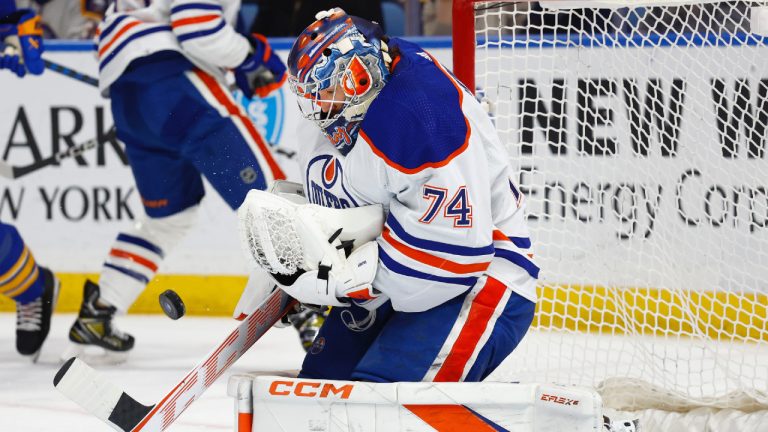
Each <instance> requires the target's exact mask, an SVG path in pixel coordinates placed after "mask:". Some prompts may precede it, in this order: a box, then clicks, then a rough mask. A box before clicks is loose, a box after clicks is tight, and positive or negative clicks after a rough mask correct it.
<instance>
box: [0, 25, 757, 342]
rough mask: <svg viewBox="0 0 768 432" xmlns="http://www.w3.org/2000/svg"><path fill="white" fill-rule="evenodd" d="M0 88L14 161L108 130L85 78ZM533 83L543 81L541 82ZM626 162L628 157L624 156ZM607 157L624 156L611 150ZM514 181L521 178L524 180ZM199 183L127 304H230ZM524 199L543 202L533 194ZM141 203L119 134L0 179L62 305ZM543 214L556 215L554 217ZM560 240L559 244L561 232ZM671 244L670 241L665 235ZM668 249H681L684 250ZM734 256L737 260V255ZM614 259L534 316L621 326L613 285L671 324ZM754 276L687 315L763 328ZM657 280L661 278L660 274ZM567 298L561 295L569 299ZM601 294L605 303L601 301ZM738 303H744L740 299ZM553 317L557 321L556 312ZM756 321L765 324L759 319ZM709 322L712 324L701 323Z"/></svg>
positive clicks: (72, 59) (74, 58)
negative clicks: (597, 312)
mask: <svg viewBox="0 0 768 432" xmlns="http://www.w3.org/2000/svg"><path fill="white" fill-rule="evenodd" d="M424 45H425V46H426V47H427V48H428V49H429V51H430V52H431V53H433V54H434V55H435V57H436V58H438V59H439V60H441V61H442V62H444V63H447V64H450V63H451V52H450V41H449V40H448V39H442V40H439V39H438V40H436V39H429V40H426V41H425V44H424ZM289 46H290V41H287V40H279V41H276V43H275V47H276V49H277V51H278V53H280V54H281V55H282V56H283V57H285V55H286V53H287V49H288V48H289ZM48 51H49V52H48V53H47V56H48V57H49V58H50V59H51V60H54V61H56V62H59V63H62V64H64V65H66V66H70V67H73V68H76V69H77V70H79V71H81V72H84V73H87V74H91V75H96V73H97V63H96V60H95V57H94V53H93V51H92V46H91V45H89V44H80V43H70V44H59V45H58V46H57V45H53V44H52V45H50V48H49V50H48ZM581 54H582V55H583V54H584V53H583V52H582V53H581ZM595 55H599V53H597V54H595ZM0 88H3V89H4V91H3V94H2V104H0V150H2V158H4V159H5V160H7V161H8V162H10V163H12V164H14V165H23V164H26V163H30V162H32V161H33V160H35V159H37V158H40V157H47V156H49V155H51V154H52V153H54V152H57V151H59V150H61V149H62V148H64V146H66V145H67V144H68V143H69V144H74V143H80V142H83V141H86V140H88V139H90V138H92V137H93V136H96V135H97V134H98V133H103V132H105V131H106V130H107V129H108V128H109V126H111V124H112V120H111V115H110V111H109V100H108V99H103V98H102V97H101V96H100V95H99V94H98V92H97V91H96V90H95V89H94V88H91V87H89V86H87V85H85V84H82V83H79V82H76V81H73V80H71V79H69V78H67V77H63V76H61V75H58V74H55V73H51V72H50V71H49V72H48V73H46V74H44V75H43V76H41V77H28V78H27V79H24V80H18V79H16V78H15V77H13V76H11V75H10V74H2V75H0ZM6 89H7V90H6ZM542 91H543V92H545V90H543V89H542ZM239 100H240V99H239ZM245 108H246V112H247V113H248V115H249V116H250V117H251V119H252V120H253V121H254V123H255V124H256V126H257V128H258V129H259V130H260V131H261V133H262V134H263V135H264V136H265V137H266V138H267V141H269V142H271V143H274V144H275V145H277V146H279V147H280V148H282V149H283V150H285V151H286V152H287V153H289V154H290V153H291V152H293V151H295V150H296V143H298V142H303V141H305V140H306V137H308V136H311V135H313V134H314V133H315V131H314V129H313V128H314V126H313V125H311V124H309V123H307V122H306V121H304V120H303V119H301V118H300V117H299V115H298V111H297V109H296V106H295V103H294V101H293V100H292V95H290V93H289V92H288V91H287V89H282V90H281V91H280V92H279V93H277V94H276V95H274V96H272V97H270V98H268V99H266V100H254V101H251V102H250V103H245ZM689 127H691V128H693V129H695V128H696V125H695V124H690V125H689ZM541 135H542V134H539V133H536V134H535V138H536V139H537V144H536V145H540V144H538V142H539V141H538V140H540V139H541ZM574 139H575V138H574ZM514 144H519V143H515V142H512V143H510V146H513V145H514ZM513 153H514V152H513ZM539 156H542V155H539ZM702 157H704V156H702ZM279 159H280V162H281V163H282V164H283V165H284V167H285V168H286V171H287V172H288V174H289V176H290V177H291V178H293V179H297V180H300V176H301V173H300V172H299V169H298V167H297V166H296V164H295V163H294V162H293V160H292V159H290V158H286V157H282V156H281V157H279ZM544 159H546V158H544ZM550 159H551V160H549V159H546V160H547V166H548V167H549V168H553V169H554V171H555V172H557V170H556V168H557V167H558V166H559V165H558V163H559V162H558V160H557V158H550ZM609 162H610V161H609ZM625 162H629V163H633V161H632V160H628V161H625ZM698 162H699V163H703V162H704V161H698ZM756 162H759V161H748V162H747V164H748V165H747V166H745V167H744V168H754V167H755V163H756ZM601 163H603V162H602V161H590V162H589V168H590V169H594V170H595V171H596V172H597V171H599V168H600V166H599V165H600V164H601ZM610 163H614V164H621V163H624V162H623V161H622V160H620V158H617V159H616V160H615V161H613V162H610ZM518 165H519V164H518ZM550 165H551V166H550ZM618 166H619V165H616V166H614V167H613V168H614V169H616V168H617V167H618ZM675 167H676V168H679V167H677V166H675ZM686 168H688V167H686ZM618 171H619V172H620V171H621V170H618ZM613 172H616V171H613ZM761 172H762V171H761ZM528 176H529V178H525V179H524V180H530V181H532V180H534V179H532V178H530V174H528ZM611 180H615V181H621V180H622V179H620V178H617V179H611ZM523 183H524V184H523V186H525V183H526V181H523ZM668 189H669V188H667V189H666V190H668ZM208 190H209V193H208V196H207V198H206V199H205V200H204V201H203V205H202V207H201V211H200V220H199V223H198V225H197V226H196V228H195V230H194V232H192V233H191V234H190V235H189V236H188V237H187V238H186V239H185V240H184V241H183V242H182V244H180V245H179V246H178V247H177V249H176V250H174V251H173V252H172V253H170V254H169V257H168V259H167V260H166V261H165V262H164V263H163V265H162V267H161V269H160V273H159V276H158V277H157V278H156V280H155V281H154V282H153V283H152V284H151V285H150V287H149V288H148V290H147V291H146V292H145V293H144V294H143V295H142V296H141V297H140V298H139V301H138V302H137V303H136V304H135V305H134V307H133V308H132V309H131V311H132V312H144V313H159V312H160V308H159V306H158V304H157V295H158V294H159V293H160V292H162V291H163V290H165V289H168V288H171V289H174V290H176V291H177V292H178V293H179V294H180V295H181V296H182V298H183V299H184V300H185V302H186V304H187V308H188V311H189V313H190V314H206V315H221V316H226V315H229V314H231V311H232V308H233V307H234V305H235V304H236V302H237V298H238V296H239V294H240V290H241V287H242V286H243V284H244V283H245V274H246V272H247V266H246V261H245V258H244V256H243V254H242V253H241V251H240V245H239V241H238V239H237V229H236V218H235V215H234V213H233V212H232V211H231V210H230V209H229V208H228V207H227V206H226V205H225V203H224V202H223V201H222V200H221V199H220V198H219V197H218V196H217V195H216V194H215V193H213V192H212V191H211V190H210V189H208ZM528 191H529V192H530V193H534V192H538V193H539V194H541V193H546V191H545V190H538V191H536V190H535V189H534V188H533V187H532V188H529V190H528ZM761 191H762V190H761ZM574 193H575V192H574ZM531 209H532V210H533V211H539V210H541V209H537V208H536V206H535V205H534V206H532V208H531ZM757 210H759V211H760V212H761V213H760V215H759V216H760V217H762V211H763V207H762V204H761V207H760V208H759V209H757ZM141 211H142V210H141V205H140V202H139V197H138V193H137V191H136V190H135V186H134V183H133V180H132V176H131V173H130V169H129V167H128V166H127V161H126V160H125V158H124V155H123V154H122V151H121V149H120V147H119V145H117V144H116V143H114V145H113V144H110V143H108V144H106V145H104V146H101V147H99V148H98V149H96V150H93V151H91V152H90V153H87V154H85V155H83V156H82V158H80V159H76V160H68V161H64V162H62V164H61V165H60V166H56V167H51V168H47V169H44V170H41V171H39V172H37V173H34V174H32V175H29V176H28V177H24V178H22V179H19V180H16V181H13V182H8V181H6V180H1V181H0V219H1V220H3V221H5V222H10V223H13V224H15V225H16V226H17V227H18V228H19V230H20V232H21V233H22V235H23V236H24V238H25V240H26V242H27V243H28V244H29V245H30V247H31V249H32V251H33V253H34V254H35V257H36V259H37V260H38V262H40V263H41V264H43V265H47V266H50V267H51V268H52V269H54V271H56V272H57V274H59V275H61V278H62V281H63V288H64V290H63V294H62V297H61V301H60V304H59V308H58V309H59V310H60V311H75V310H76V309H77V307H78V304H79V299H80V295H81V288H82V283H83V281H84V280H85V278H86V277H91V278H96V277H97V273H98V271H99V269H100V266H101V263H102V261H103V259H104V255H105V253H106V251H108V250H109V247H110V244H111V242H112V241H113V239H114V236H115V235H116V233H117V232H118V231H119V230H120V229H122V228H124V227H125V226H126V225H128V224H130V223H131V221H132V220H134V219H135V218H136V217H137V215H139V214H140V213H141ZM547 216H549V215H548V214H547ZM756 217H757V216H756ZM552 219H553V221H554V220H555V218H554V217H553V218H552ZM548 221H549V218H548V217H547V218H546V220H543V219H539V220H538V221H537V222H536V223H535V224H533V229H534V233H536V230H537V229H540V228H543V229H546V228H547V227H546V224H547V223H549V222H548ZM582 223H583V222H580V221H576V220H569V221H567V223H566V225H568V226H569V228H573V230H567V231H566V232H568V231H570V232H577V231H578V230H579V227H583V225H582ZM679 223H680V221H679V220H677V216H676V215H675V214H670V215H662V216H660V218H659V219H658V220H656V221H655V224H656V225H655V227H656V228H655V229H656V230H657V231H658V232H663V230H666V231H670V230H675V229H678V228H677V227H678V226H679ZM745 226H747V227H748V228H749V229H748V230H747V232H739V233H738V234H737V235H740V236H746V237H749V238H750V241H749V242H745V245H747V246H749V245H750V244H752V242H754V241H758V240H759V239H760V238H761V237H765V236H766V229H764V226H765V224H764V223H763V222H762V219H761V223H760V224H759V226H757V225H755V224H754V223H751V224H746V225H745V224H741V225H739V226H738V227H736V226H733V227H723V228H720V229H722V230H725V229H731V230H735V229H734V228H738V229H739V231H744V227H745ZM619 228H620V227H619ZM588 229H589V230H590V232H592V233H594V234H595V236H594V238H595V239H599V240H595V241H594V242H593V243H590V244H579V245H578V248H579V253H583V254H584V255H585V256H590V255H591V259H592V260H593V261H599V260H601V259H613V260H616V256H615V255H614V256H613V258H611V254H614V253H616V250H621V249H624V248H625V247H626V246H627V244H628V243H629V242H638V241H643V240H642V239H640V238H630V239H628V240H627V239H621V238H618V237H617V235H616V232H615V230H616V229H617V226H616V225H615V224H611V223H605V224H603V225H600V226H598V225H597V224H594V223H593V224H592V225H589V226H588ZM682 229H688V230H690V229H693V228H690V227H683V228H682ZM697 229H699V228H697ZM700 229H701V230H703V231H705V232H706V233H707V235H711V234H712V233H714V232H715V231H716V229H715V227H709V228H707V227H704V228H700ZM537 239H538V240H543V241H542V242H541V246H542V247H540V248H539V250H538V251H537V252H538V253H539V257H540V258H543V257H546V256H547V254H546V253H544V254H542V253H541V251H542V249H543V248H546V247H549V248H552V247H553V246H552V245H547V242H546V238H542V237H537V236H534V240H537ZM651 239H652V240H653V239H654V237H651ZM561 243H563V242H561ZM564 243H565V244H566V245H567V242H564ZM560 246H562V245H560ZM671 246H672V248H675V247H677V245H674V244H673V245H671ZM573 247H574V245H573V244H570V246H568V247H567V248H566V252H567V253H572V251H571V250H570V249H572V248H573ZM676 252H677V253H678V254H680V253H684V252H685V251H682V250H680V251H676ZM623 261H626V263H625V264H626V265H627V266H631V265H632V262H631V260H623ZM739 261H740V262H742V263H744V260H739ZM540 264H541V267H542V271H543V272H547V271H548V269H551V268H552V267H551V266H548V265H547V264H548V263H547V262H546V258H544V260H543V261H542V262H540ZM574 264H575V265H578V266H580V265H581V264H580V262H579V260H575V261H574ZM691 264H694V263H691ZM695 267H696V266H695V265H693V266H692V268H695ZM580 268H581V270H583V269H584V267H580ZM621 270H623V271H616V272H615V274H607V275H602V277H603V278H605V280H603V281H601V280H592V279H593V276H594V275H590V277H589V278H586V277H579V278H575V279H574V280H573V281H572V282H576V281H577V280H578V283H570V284H568V286H569V288H568V289H552V288H548V287H540V289H539V293H540V295H541V296H542V301H541V302H540V304H539V309H540V311H542V312H544V313H542V314H539V316H541V317H542V319H543V320H550V322H548V323H542V324H544V325H545V326H549V325H552V326H556V327H559V328H568V329H574V330H583V331H600V332H615V331H617V330H616V328H619V327H620V326H617V325H616V323H617V320H620V319H621V318H620V317H621V316H622V314H623V315H625V316H626V314H627V312H626V311H616V310H614V309H611V308H612V307H613V306H612V301H611V297H612V296H615V295H621V296H625V297H626V296H628V297H630V298H632V299H637V302H638V303H637V304H636V307H633V309H632V310H631V311H630V312H629V314H630V315H633V316H635V317H636V318H637V317H638V316H639V317H641V318H642V317H645V318H642V319H641V322H648V323H649V325H647V326H644V327H643V328H642V329H639V331H640V332H641V333H646V334H648V333H656V334H659V333H664V332H666V331H672V330H673V329H672V328H670V327H674V326H676V325H677V324H675V322H680V321H681V320H680V319H678V318H680V317H682V316H683V315H684V314H686V313H690V311H689V309H691V304H689V302H690V300H682V299H679V298H678V297H677V296H675V295H674V293H673V292H672V291H667V290H659V289H655V288H652V287H647V286H646V287H638V288H632V287H635V286H636V283H637V279H636V273H633V269H632V268H624V269H621ZM764 270H765V269H764ZM547 276H549V278H548V280H557V278H552V276H556V275H551V274H549V275H547ZM581 276H584V275H583V274H582V275H581ZM762 276H763V275H762V274H754V275H753V278H752V280H751V281H745V282H746V283H745V286H744V287H742V288H743V294H717V295H715V294H712V292H711V291H708V290H707V288H708V287H707V286H705V285H700V286H698V287H694V289H700V290H701V293H700V294H697V296H696V299H694V302H695V303H696V305H699V306H697V307H695V308H694V309H695V315H697V316H699V317H700V318H701V321H702V322H707V323H708V322H711V321H713V320H714V321H720V322H722V318H719V317H722V316H726V317H728V322H727V323H726V322H723V324H722V326H728V328H723V332H725V333H726V334H728V333H730V334H736V335H740V336H742V337H744V338H747V339H755V338H757V339H764V338H765V337H766V336H765V335H762V334H759V335H754V334H750V333H749V332H750V331H752V330H747V328H755V327H757V328H766V325H765V316H766V312H765V306H764V305H765V304H766V303H768V301H767V300H768V299H766V296H765V295H763V294H756V293H754V291H753V290H754V288H755V287H754V286H749V285H751V282H756V281H760V280H761V279H762ZM559 280H563V279H562V278H561V279H559ZM565 280H569V279H565ZM697 280H701V277H700V276H699V277H696V275H695V274H693V275H692V278H691V281H694V282H695V281H697ZM633 282H634V283H633ZM692 283H693V282H692ZM609 285H610V286H619V287H625V288H624V289H623V291H617V290H615V289H614V290H611V289H607V288H603V287H604V286H609ZM694 285H695V284H694ZM657 286H665V285H664V284H663V283H661V282H660V283H659V285H657ZM617 292H618V293H619V294H617ZM211 293H215V294H211ZM649 297H659V298H668V299H669V301H664V302H655V303H654V302H645V301H644V300H642V298H649ZM565 300H567V301H568V303H567V306H566V302H565ZM640 302H643V304H640ZM598 303H599V304H600V305H605V306H598ZM707 304H712V305H715V306H714V307H713V308H711V310H709V309H707V308H706V307H702V306H701V305H707ZM745 304H746V305H749V306H748V307H747V308H746V309H747V310H745V306H744V305H745ZM597 307H607V311H608V312H606V313H605V316H604V317H603V319H602V321H601V324H598V325H594V324H591V325H590V326H586V325H585V324H584V322H594V321H595V317H594V316H593V312H592V309H593V308H597ZM0 310H8V311H10V310H13V304H12V303H10V302H8V301H0ZM659 316H663V317H667V318H668V320H666V321H667V323H661V324H664V325H666V326H667V328H666V329H665V327H664V326H662V325H660V323H658V322H655V323H654V324H653V325H651V324H650V322H651V321H652V320H656V321H658V317H659ZM558 320H560V322H557V323H555V322H554V321H558ZM755 320H757V321H758V325H756V323H755ZM760 323H762V324H763V325H759V324H760ZM722 326H721V327H722ZM715 328H718V326H715ZM718 332H719V331H718ZM718 332H716V333H718ZM707 333H708V334H709V330H707ZM712 336H716V335H712Z"/></svg>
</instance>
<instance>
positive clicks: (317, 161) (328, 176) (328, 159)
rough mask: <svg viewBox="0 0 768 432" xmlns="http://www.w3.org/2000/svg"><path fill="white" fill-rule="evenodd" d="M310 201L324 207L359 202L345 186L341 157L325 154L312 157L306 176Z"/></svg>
mask: <svg viewBox="0 0 768 432" xmlns="http://www.w3.org/2000/svg"><path fill="white" fill-rule="evenodd" d="M306 185H307V191H308V192H309V196H308V197H307V198H308V199H309V201H310V202H311V203H313V204H318V205H321V206H323V207H332V208H349V207H357V206H358V204H357V202H355V199H354V198H352V195H350V194H349V192H348V191H347V189H346V187H344V180H343V168H342V166H341V159H340V158H338V157H335V156H332V155H328V154H323V155H319V156H316V157H314V158H312V160H311V161H310V162H309V165H308V166H307V178H306Z"/></svg>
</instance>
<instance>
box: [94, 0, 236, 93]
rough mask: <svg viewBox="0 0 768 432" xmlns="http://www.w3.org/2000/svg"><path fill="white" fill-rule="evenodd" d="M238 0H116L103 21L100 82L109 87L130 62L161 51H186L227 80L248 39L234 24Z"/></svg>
mask: <svg viewBox="0 0 768 432" xmlns="http://www.w3.org/2000/svg"><path fill="white" fill-rule="evenodd" d="M239 9H240V0H152V1H151V2H150V1H149V0H146V4H145V0H116V1H115V3H114V4H113V5H112V6H111V7H110V9H109V10H108V11H107V14H106V16H105V18H104V21H102V23H101V24H100V25H99V31H98V33H99V36H98V38H99V51H98V56H99V87H100V88H101V90H102V92H105V91H106V90H107V89H108V88H109V86H110V85H111V84H112V83H113V82H114V81H115V80H116V79H117V78H119V77H120V75H121V74H122V73H123V71H124V70H125V68H126V67H127V66H128V64H129V63H130V62H131V61H132V60H134V59H137V58H140V57H144V56H147V55H150V54H152V53H155V52H158V51H178V52H181V53H183V54H184V55H185V56H186V57H187V58H188V59H189V60H190V61H192V63H194V64H195V65H196V66H197V67H199V68H200V69H202V70H204V71H206V72H208V73H209V74H211V75H213V76H214V77H216V78H217V79H219V80H220V81H222V82H224V75H225V70H226V69H232V68H234V67H236V66H238V65H240V64H241V63H242V62H243V60H245V57H246V56H247V55H248V51H249V49H250V44H249V42H248V40H247V39H246V38H245V37H243V36H242V35H240V34H238V33H237V32H236V31H235V29H234V28H233V26H234V23H235V20H236V18H237V13H238V11H239Z"/></svg>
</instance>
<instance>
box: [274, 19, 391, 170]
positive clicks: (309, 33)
mask: <svg viewBox="0 0 768 432" xmlns="http://www.w3.org/2000/svg"><path fill="white" fill-rule="evenodd" d="M316 18H317V21H315V22H314V23H312V24H311V25H310V26H309V27H307V28H306V29H305V30H304V31H303V32H302V33H301V34H300V35H299V37H298V38H297V39H296V42H295V43H294V44H293V48H291V52H290V54H289V55H288V69H289V73H290V77H289V78H288V80H289V81H288V82H289V86H290V89H291V91H292V92H293V93H294V94H296V96H298V101H299V109H300V110H301V113H302V115H303V116H304V117H305V118H307V119H310V120H312V121H313V122H315V124H317V125H318V126H319V127H320V129H322V130H323V132H324V133H325V135H326V136H327V137H328V139H329V140H331V142H332V143H333V145H334V146H336V148H337V149H338V150H339V151H340V152H341V153H342V154H344V155H346V154H347V153H348V152H349V151H350V150H351V149H352V146H353V145H354V143H355V140H356V139H357V133H358V131H359V129H360V123H361V122H362V120H363V118H364V117H365V113H366V111H367V110H368V106H369V105H370V104H371V102H373V100H374V99H375V98H376V95H378V93H379V92H380V91H381V89H382V88H383V87H384V84H385V83H386V82H387V79H388V78H389V69H388V68H387V62H389V61H391V59H390V58H389V55H388V54H387V46H386V43H384V42H383V41H382V40H381V39H382V38H383V37H384V33H383V31H382V30H381V27H379V25H378V24H376V23H372V22H370V21H366V20H364V19H361V18H357V17H352V16H349V15H347V14H346V13H345V12H344V11H343V10H341V9H339V8H334V9H331V10H329V11H324V12H320V13H318V14H317V15H316Z"/></svg>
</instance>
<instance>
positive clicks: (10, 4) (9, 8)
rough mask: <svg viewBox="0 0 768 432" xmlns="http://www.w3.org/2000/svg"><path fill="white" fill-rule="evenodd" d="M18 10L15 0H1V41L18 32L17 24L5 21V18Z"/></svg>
mask: <svg viewBox="0 0 768 432" xmlns="http://www.w3.org/2000/svg"><path fill="white" fill-rule="evenodd" d="M14 12H16V3H15V1H14V0H0V42H2V39H3V38H5V37H6V36H8V35H10V34H14V33H15V32H16V26H15V25H11V24H5V23H3V19H4V18H7V17H8V16H9V15H11V14H12V13H14Z"/></svg>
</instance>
